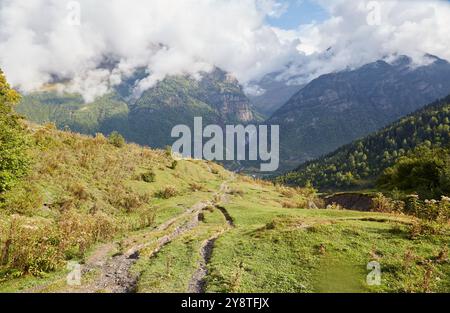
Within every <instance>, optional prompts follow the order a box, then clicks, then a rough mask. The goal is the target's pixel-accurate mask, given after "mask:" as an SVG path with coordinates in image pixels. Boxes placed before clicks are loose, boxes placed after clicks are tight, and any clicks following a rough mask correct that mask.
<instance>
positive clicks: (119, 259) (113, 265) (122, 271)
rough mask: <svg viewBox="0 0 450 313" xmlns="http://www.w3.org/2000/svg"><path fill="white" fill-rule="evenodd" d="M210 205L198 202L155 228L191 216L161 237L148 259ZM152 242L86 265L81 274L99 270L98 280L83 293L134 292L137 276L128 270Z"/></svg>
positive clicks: (186, 227) (159, 229) (197, 219)
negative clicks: (102, 261)
mask: <svg viewBox="0 0 450 313" xmlns="http://www.w3.org/2000/svg"><path fill="white" fill-rule="evenodd" d="M209 205H210V202H200V203H197V204H196V205H194V206H193V207H192V208H190V209H189V210H188V211H186V212H185V213H183V214H181V215H180V216H179V217H177V218H174V219H172V220H170V221H168V222H166V223H164V224H162V225H161V226H159V227H158V228H157V230H158V231H164V230H167V229H168V228H169V227H170V226H172V225H173V224H174V223H176V222H177V221H178V220H179V219H182V218H184V217H186V216H189V215H192V218H191V219H190V220H188V221H187V222H186V223H184V224H182V225H180V226H178V227H177V228H175V229H174V230H173V231H172V232H171V233H170V234H168V235H166V236H163V237H161V238H160V239H158V241H157V243H156V247H155V248H154V250H153V251H152V252H151V254H150V257H152V256H155V255H156V254H157V253H158V252H159V251H160V250H161V249H162V248H163V247H164V246H165V245H167V244H169V243H170V242H171V241H173V240H174V239H176V238H177V237H179V236H181V235H182V234H183V233H185V232H187V231H189V230H191V229H193V228H195V227H196V226H197V225H198V223H199V215H200V213H201V212H202V210H203V209H204V208H206V207H207V206H209ZM154 244H155V243H154V242H151V243H148V244H143V245H138V246H135V247H133V248H131V249H129V250H128V251H127V252H126V253H124V254H122V255H116V256H113V257H112V258H111V259H110V260H108V261H106V262H105V263H104V264H100V267H98V265H99V264H98V263H97V264H92V265H89V264H88V265H87V266H86V268H85V269H83V273H87V272H89V271H91V270H94V269H100V271H101V276H100V279H98V280H97V281H95V282H93V283H91V284H90V285H89V286H86V287H85V288H83V292H97V291H106V292H111V293H133V292H136V289H137V283H138V280H139V275H136V274H132V273H131V271H130V269H131V267H132V266H133V265H134V264H135V263H136V262H137V260H138V259H139V252H140V251H141V250H142V249H144V248H146V247H148V246H150V245H154Z"/></svg>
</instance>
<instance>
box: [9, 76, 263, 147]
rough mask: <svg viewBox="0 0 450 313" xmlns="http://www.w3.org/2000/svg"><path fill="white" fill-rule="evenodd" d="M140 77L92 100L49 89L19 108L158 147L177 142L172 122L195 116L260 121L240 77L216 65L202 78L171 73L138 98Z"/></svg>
mask: <svg viewBox="0 0 450 313" xmlns="http://www.w3.org/2000/svg"><path fill="white" fill-rule="evenodd" d="M141 75H142V73H139V72H137V73H136V74H135V76H134V79H129V80H128V81H125V82H123V83H122V84H120V85H119V86H118V87H117V88H116V89H115V90H114V91H113V92H112V93H109V94H107V95H105V96H102V97H100V98H97V99H96V100H95V101H93V102H90V103H85V102H84V100H83V97H82V95H80V94H68V93H59V92H58V91H56V90H52V89H51V88H48V90H46V91H41V92H35V93H31V94H29V95H26V96H24V97H23V100H22V102H21V103H20V104H19V105H18V107H17V111H18V112H20V113H22V114H24V115H25V116H26V117H27V118H28V119H30V120H31V121H35V122H38V123H45V122H54V123H55V124H56V125H57V127H58V128H60V129H70V130H72V131H76V132H80V133H84V134H95V133H97V132H101V133H104V134H109V133H111V132H112V131H118V132H119V133H121V134H122V135H123V136H125V138H126V139H127V140H129V141H131V142H136V143H139V144H143V145H148V146H151V147H159V148H164V147H165V146H166V145H171V144H172V143H173V141H174V139H173V138H171V137H170V134H171V130H172V128H173V127H174V126H176V125H180V124H183V125H189V126H192V124H193V122H194V117H196V116H201V117H203V119H204V123H205V124H206V123H208V124H219V125H225V124H227V123H243V124H245V123H249V122H252V121H255V120H257V119H258V114H256V113H255V112H254V111H253V110H252V108H251V105H250V101H249V99H248V98H247V97H246V96H245V94H244V92H243V88H242V86H241V85H240V84H239V82H238V81H237V80H236V78H234V77H233V76H231V75H230V74H228V73H226V72H224V71H222V70H220V69H218V68H216V69H215V70H213V71H212V72H210V73H202V75H201V77H192V76H187V75H186V76H170V77H167V78H165V79H164V80H162V81H161V82H159V83H157V84H156V85H155V86H154V87H152V88H150V89H148V90H146V91H145V92H144V93H143V94H142V95H141V96H140V97H138V98H137V99H136V98H134V97H133V93H132V91H133V87H134V86H135V83H136V81H137V80H138V79H139V77H140V76H141Z"/></svg>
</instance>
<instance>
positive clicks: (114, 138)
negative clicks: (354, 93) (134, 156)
mask: <svg viewBox="0 0 450 313" xmlns="http://www.w3.org/2000/svg"><path fill="white" fill-rule="evenodd" d="M108 142H109V143H110V144H111V145H113V146H115V147H117V148H122V147H123V146H124V145H125V138H123V136H122V135H121V134H119V133H118V132H116V131H113V132H112V133H111V134H110V135H109V137H108Z"/></svg>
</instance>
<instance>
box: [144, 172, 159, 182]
mask: <svg viewBox="0 0 450 313" xmlns="http://www.w3.org/2000/svg"><path fill="white" fill-rule="evenodd" d="M141 180H142V181H144V182H146V183H154V182H155V180H156V174H155V172H153V170H150V171H148V172H145V173H143V174H141Z"/></svg>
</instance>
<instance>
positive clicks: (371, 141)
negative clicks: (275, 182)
mask: <svg viewBox="0 0 450 313" xmlns="http://www.w3.org/2000/svg"><path fill="white" fill-rule="evenodd" d="M421 144H423V145H426V146H428V147H445V146H447V145H448V144H450V96H449V97H447V98H445V99H443V100H440V101H437V102H435V103H432V104H430V105H428V106H427V107H425V108H424V109H422V110H419V111H417V112H415V113H413V114H411V115H409V116H407V117H404V118H402V119H401V120H399V121H398V122H395V123H393V124H391V125H390V126H388V127H386V128H384V129H382V130H381V131H379V132H377V133H375V134H373V135H370V136H368V137H365V138H363V139H361V140H357V141H355V142H353V143H351V144H349V145H346V146H344V147H341V148H339V149H338V150H336V151H335V152H333V153H331V154H328V155H326V156H324V157H322V158H319V159H317V160H314V161H310V162H307V163H305V164H303V165H301V166H300V167H298V168H297V169H296V170H295V171H293V172H290V173H288V174H286V175H284V176H282V177H281V178H280V181H283V182H286V183H289V184H295V185H305V184H307V183H308V182H311V183H312V184H313V185H314V186H317V187H319V188H321V189H339V188H344V189H345V188H349V187H354V186H358V185H359V186H361V185H363V186H364V185H365V184H366V183H369V184H370V183H373V182H374V179H375V178H377V176H379V175H380V174H381V173H382V172H383V170H385V169H386V168H388V167H390V166H392V165H393V164H394V163H395V162H396V161H397V160H398V159H399V158H400V157H402V156H405V155H407V153H408V152H410V151H412V150H413V149H414V148H416V147H417V146H419V145H421Z"/></svg>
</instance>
